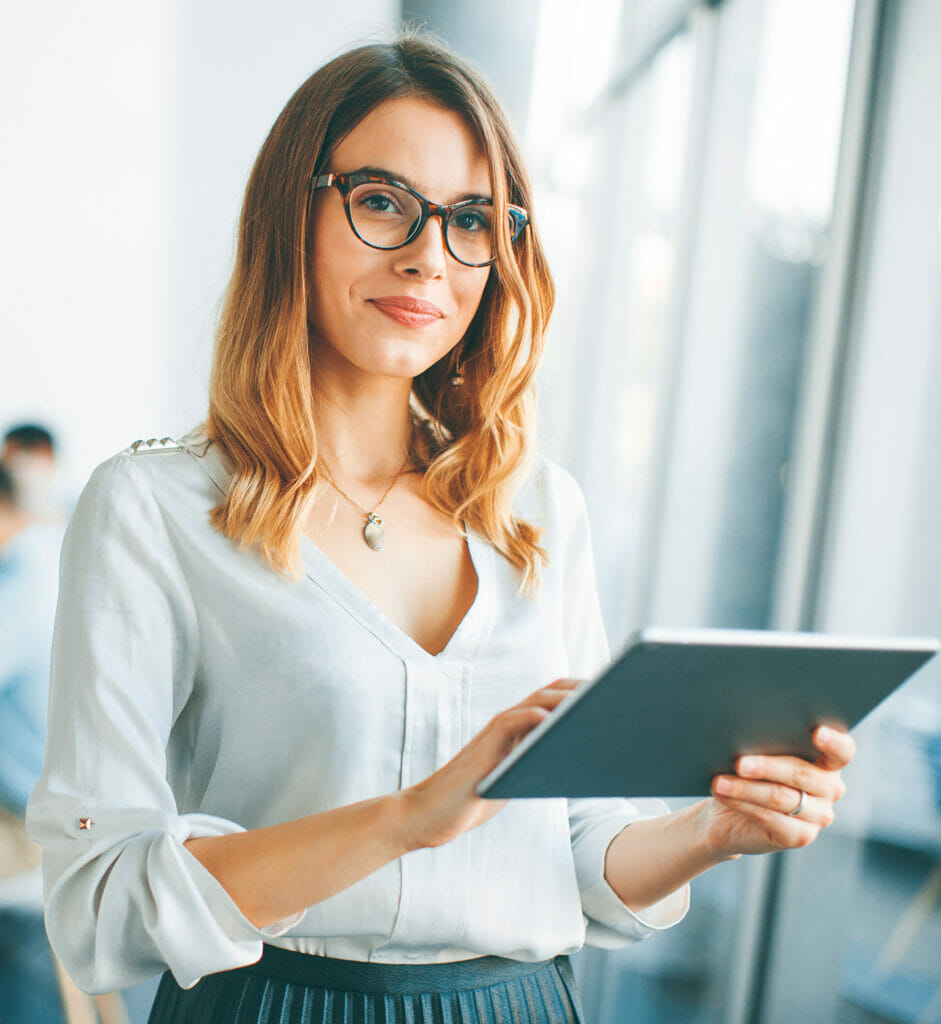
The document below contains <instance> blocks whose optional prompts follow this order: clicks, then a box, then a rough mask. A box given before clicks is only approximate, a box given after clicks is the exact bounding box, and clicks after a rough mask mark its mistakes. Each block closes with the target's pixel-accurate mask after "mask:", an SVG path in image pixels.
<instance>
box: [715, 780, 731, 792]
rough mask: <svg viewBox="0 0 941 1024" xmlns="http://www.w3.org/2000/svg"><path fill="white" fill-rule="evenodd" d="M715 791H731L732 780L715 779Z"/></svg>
mask: <svg viewBox="0 0 941 1024" xmlns="http://www.w3.org/2000/svg"><path fill="white" fill-rule="evenodd" d="M716 792H717V793H731V792H732V781H731V779H716Z"/></svg>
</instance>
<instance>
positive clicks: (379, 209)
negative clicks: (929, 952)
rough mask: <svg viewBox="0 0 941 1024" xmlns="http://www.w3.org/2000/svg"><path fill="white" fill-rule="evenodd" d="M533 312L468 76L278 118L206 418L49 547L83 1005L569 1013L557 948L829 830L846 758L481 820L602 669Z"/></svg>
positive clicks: (538, 804)
mask: <svg viewBox="0 0 941 1024" xmlns="http://www.w3.org/2000/svg"><path fill="white" fill-rule="evenodd" d="M552 299H553V293H552V282H551V278H550V276H549V272H548V269H547V267H546V263H545V258H544V255H543V252H542V249H541V246H540V244H539V238H538V234H537V232H536V228H535V222H534V217H533V213H532V197H531V193H530V188H529V184H528V181H527V176H526V172H525V170H524V168H523V165H522V162H521V160H520V157H519V153H518V151H517V148H516V145H515V144H514V142H513V139H512V137H511V133H510V130H509V128H508V127H507V123H506V120H505V118H504V116H503V114H502V113H501V112H500V110H499V108H498V106H497V104H496V102H495V101H494V99H493V97H492V95H491V93H490V91H489V90H488V89H487V87H486V85H485V84H484V83H483V82H482V81H481V80H480V78H479V77H478V76H477V75H476V73H475V72H473V71H472V70H471V69H469V68H468V67H467V66H466V65H464V64H463V63H462V62H461V61H460V60H458V59H457V58H456V57H455V56H454V55H452V54H450V53H448V52H446V51H444V50H443V49H441V48H439V47H437V46H435V45H433V44H431V43H429V42H427V41H423V40H421V39H418V38H408V39H405V40H402V41H399V42H397V43H395V44H392V45H374V46H367V47H364V48H360V49H357V50H354V51H352V52H349V53H346V54H345V55H343V56H341V57H339V58H337V59H336V60H334V61H332V62H331V63H329V64H327V65H326V66H325V67H323V68H321V69H320V70H319V71H317V72H316V73H315V74H314V75H313V76H312V77H311V78H310V79H309V80H308V81H307V82H305V83H304V84H303V85H302V86H301V87H300V89H299V90H298V91H297V93H296V94H295V95H294V96H293V97H292V98H291V100H290V101H289V102H288V104H287V106H286V107H285V109H284V111H283V112H282V114H281V115H280V117H279V118H278V120H277V122H276V124H275V125H274V128H273V129H272V131H271V134H270V136H269V137H268V139H267V141H266V142H265V144H264V146H263V147H262V150H261V153H260V154H259V157H258V160H257V162H256V164H255V167H254V170H253V172H252V175H251V179H250V181H249V185H248V190H247V193H246V197H245V204H244V208H243V212H242V218H241V226H240V233H239V246H238V254H237V259H236V267H235V271H234V274H233V277H232V282H231V285H230V287H229V291H228V296H227V300H226V304H225V309H224V312H223V315H222V318H221V323H220V327H219V332H218V339H217V348H216V355H215V363H214V367H213V372H212V383H211V393H210V411H209V417H208V419H207V421H206V423H205V425H204V426H203V427H202V428H201V429H200V430H198V431H196V432H194V433H193V434H191V435H190V436H188V437H186V438H183V439H182V441H180V442H179V443H168V442H166V441H164V442H156V443H145V444H137V445H135V446H133V447H132V449H131V450H129V451H127V452H125V453H122V454H120V455H117V456H115V457H114V458H112V459H109V460H108V461H107V462H105V463H104V464H103V465H102V466H101V467H99V469H98V470H97V471H96V472H95V474H94V475H93V477H92V479H91V481H90V482H89V484H88V486H87V488H86V490H85V492H84V494H83V496H82V499H81V501H80V503H79V507H78V509H77V511H76V514H75V517H74V520H73V522H72V525H71V528H70V530H69V535H68V538H67V541H66V544H65V551H64V556H63V569H62V593H61V597H60V606H59V611H58V621H57V634H56V641H55V653H54V664H53V681H52V700H51V710H50V729H49V734H50V742H49V749H48V755H47V760H46V766H45V771H44V774H43V778H42V780H41V782H40V785H39V787H38V789H37V791H36V793H35V795H34V797H33V800H32V804H31V808H30V824H31V830H32V834H33V835H34V836H35V837H36V839H37V840H38V841H39V842H41V843H42V845H43V847H44V853H45V857H44V860H45V882H46V897H47V922H48V928H49V932H50V934H51V936H52V941H53V944H54V946H55V948H56V950H57V952H58V953H59V956H60V957H61V959H62V961H63V963H64V964H65V965H66V966H67V967H68V969H69V970H70V972H71V973H72V974H73V975H74V977H75V978H76V979H77V980H78V982H79V984H80V985H81V986H82V987H84V988H86V989H89V990H91V991H103V990H108V989H114V988H121V987H123V986H126V985H129V984H132V983H133V982H136V981H139V980H140V979H143V978H145V977H147V976H148V975H151V974H154V973H157V972H161V971H163V972H166V973H165V974H164V977H163V981H162V983H161V987H160V990H159V993H158V996H157V999H156V1002H155V1004H154V1008H153V1011H152V1015H151V1021H153V1022H155V1024H168V1022H171V1021H172V1022H178V1021H245V1022H247V1021H251V1022H262V1021H274V1020H277V1021H281V1022H292V1021H307V1020H317V1021H359V1020H363V1021H366V1020H368V1021H388V1022H393V1021H395V1022H397V1021H453V1022H456V1021H497V1020H500V1021H553V1022H560V1021H577V1020H580V1019H581V1018H580V1011H579V1009H578V997H577V994H576V992H575V988H574V985H573V982H572V974H571V969H570V966H569V964H568V960H567V957H566V955H567V954H568V953H570V952H572V951H573V950H576V949H578V948H579V947H580V946H582V945H583V944H584V943H586V942H588V943H594V944H597V945H601V946H617V945H620V944H624V943H627V942H630V941H632V940H636V939H639V938H643V937H644V936H646V935H648V934H650V933H651V932H652V931H654V930H656V929H660V928H665V927H668V926H670V925H672V924H674V923H675V922H677V921H679V920H680V919H681V918H682V916H683V915H684V913H685V911H686V906H687V902H688V885H687V883H688V882H689V880H690V879H691V878H693V877H694V876H695V875H697V874H698V873H700V872H702V871H703V870H705V869H707V868H708V867H710V866H711V865H713V864H716V863H718V862H719V861H723V860H726V859H729V858H731V857H735V856H737V855H739V854H741V853H755V852H762V851H765V850H772V849H779V848H783V847H792V846H803V845H805V844H806V843H808V842H810V841H811V840H812V839H813V838H814V836H815V835H816V833H817V831H818V830H819V829H820V828H821V827H822V826H825V825H827V824H829V822H830V821H831V820H832V817H833V811H832V805H833V803H834V801H835V800H836V799H838V798H839V796H840V795H841V792H842V788H843V787H842V783H841V781H840V776H839V769H840V768H841V767H842V766H843V765H845V764H846V763H847V761H848V760H849V759H850V757H851V755H852V741H851V740H850V739H849V738H848V737H846V736H843V735H841V734H838V733H835V732H833V731H829V732H824V731H820V732H819V733H818V736H817V745H818V746H819V748H820V750H821V755H820V759H819V761H818V763H817V764H816V765H811V764H809V763H806V762H798V761H796V760H794V759H789V758H763V759H759V760H758V762H757V763H756V764H755V765H752V766H751V767H749V766H746V765H741V766H740V768H739V773H738V774H737V775H736V776H730V777H727V778H721V779H717V780H716V783H715V790H716V792H715V795H714V796H713V797H711V798H710V799H708V800H705V801H703V802H702V803H700V804H697V805H695V806H693V807H691V808H688V809H686V810H683V811H680V812H677V813H674V814H661V815H659V816H650V815H649V814H645V813H642V811H641V809H639V808H638V807H637V806H635V805H634V804H632V803H630V802H628V801H627V800H578V801H569V802H566V801H560V800H556V801H516V802H511V803H510V804H508V805H503V804H501V803H498V802H488V801H484V800H481V799H479V798H478V797H477V796H476V795H475V791H474V787H475V785H476V784H477V783H478V781H479V780H480V779H482V778H483V777H484V776H485V775H486V774H487V773H488V772H489V770H490V769H491V768H492V767H493V766H494V765H495V764H496V763H497V762H498V761H499V760H500V759H501V758H502V757H503V756H504V755H505V754H506V753H507V751H509V750H510V749H511V748H512V746H513V745H514V744H515V743H516V742H517V741H518V740H519V739H520V738H521V737H522V736H523V735H524V734H525V733H526V732H527V731H528V730H530V729H531V728H532V727H533V726H535V725H536V724H537V723H538V722H539V721H541V720H542V719H543V718H544V716H545V715H546V714H548V713H549V712H550V711H551V710H552V709H553V708H554V707H555V706H556V705H557V704H558V703H559V701H560V700H562V698H563V697H564V696H565V695H566V693H568V692H569V691H570V689H571V688H572V686H573V685H575V684H574V683H573V682H571V681H570V680H571V679H573V678H579V677H583V676H585V675H587V674H590V673H593V672H594V671H595V670H597V669H598V668H599V667H600V666H601V665H602V664H603V663H604V662H605V660H606V658H607V656H608V652H607V649H606V646H605V640H604V635H603V631H602V626H601V618H600V615H599V612H598V603H597V598H596V594H595V586H594V577H593V569H592V555H591V550H590V545H589V537H588V526H587V519H586V515H585V509H584V506H583V502H582V499H581V496H580V494H579V491H578V489H577V487H576V485H575V484H574V482H573V481H572V479H571V477H569V476H568V475H567V474H566V473H564V472H563V471H562V470H561V469H559V468H558V467H556V466H554V465H553V464H552V463H550V462H548V461H547V460H545V459H543V458H539V457H534V455H533V453H532V451H531V445H532V440H533V435H532V426H531V416H532V412H533V409H532V398H533V395H532V390H533V377H534V374H535V372H536V367H537V364H538V361H539V357H540V353H541V350H542V344H543V336H544V332H545V328H546V323H547V321H548V318H549V314H550V311H551V308H552ZM802 793H803V794H806V795H805V796H801V794H802ZM798 798H800V800H801V804H800V813H799V814H796V815H795V814H791V813H789V812H791V811H793V810H795V809H796V807H797V803H798Z"/></svg>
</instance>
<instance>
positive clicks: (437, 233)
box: [395, 216, 447, 278]
mask: <svg viewBox="0 0 941 1024" xmlns="http://www.w3.org/2000/svg"><path fill="white" fill-rule="evenodd" d="M446 264H447V249H446V247H445V244H444V229H443V226H442V223H441V218H440V217H438V216H434V217H429V218H428V220H426V221H425V224H424V226H423V227H422V229H421V231H420V232H419V233H418V235H417V236H416V237H415V238H413V239H412V240H411V242H409V243H408V245H406V246H404V247H403V248H402V249H399V250H398V251H397V252H396V261H395V269H396V271H397V272H398V273H400V274H409V275H411V276H416V275H420V276H421V277H429V278H435V277H442V276H443V275H444V272H445V267H446Z"/></svg>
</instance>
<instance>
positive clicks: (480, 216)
mask: <svg viewBox="0 0 941 1024" xmlns="http://www.w3.org/2000/svg"><path fill="white" fill-rule="evenodd" d="M448 245H449V246H450V247H451V252H452V253H453V254H454V256H455V257H456V258H457V259H459V260H461V261H462V262H464V263H471V264H474V263H488V262H489V261H490V260H491V259H492V258H493V207H492V206H491V205H490V204H489V203H480V204H476V203H475V204H472V205H469V206H461V207H459V208H458V209H457V210H455V211H454V212H453V213H452V214H451V216H450V218H449V219H448Z"/></svg>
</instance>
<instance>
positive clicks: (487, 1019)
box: [148, 945, 583, 1024]
mask: <svg viewBox="0 0 941 1024" xmlns="http://www.w3.org/2000/svg"><path fill="white" fill-rule="evenodd" d="M582 1020H583V1018H582V1010H581V1005H580V1003H579V999H578V992H577V989H576V986H575V980H574V977H573V975H572V967H571V964H570V963H569V959H568V957H565V956H558V957H556V958H555V959H554V960H543V961H541V962H539V963H524V962H521V961H519V960H505V959H504V958H502V957H497V956H487V957H480V958H477V959H474V960H462V961H458V962H457V963H450V964H370V963H363V962H360V961H354V960H334V959H331V958H329V957H322V956H311V955H309V954H307V953H296V952H294V951H292V950H287V949H281V948H280V947H278V946H267V945H266V946H265V947H264V954H263V955H262V958H261V959H260V960H259V961H258V962H257V963H255V964H250V965H249V966H248V967H240V968H238V969H236V970H232V971H221V972H219V973H218V974H209V975H207V976H206V977H205V978H203V979H202V980H201V981H200V982H199V983H198V984H197V985H195V986H194V987H193V988H190V989H182V988H180V987H179V985H177V983H176V982H175V981H174V980H173V977H172V975H171V974H170V973H169V972H167V973H166V974H164V976H163V978H162V980H161V982H160V987H159V989H158V990H157V996H156V998H155V999H154V1005H153V1008H152V1009H151V1011H150V1018H149V1022H148V1024H184V1022H185V1024H222V1022H225V1024H268V1022H271V1024H275V1022H277V1024H334V1022H336V1024H582Z"/></svg>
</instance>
